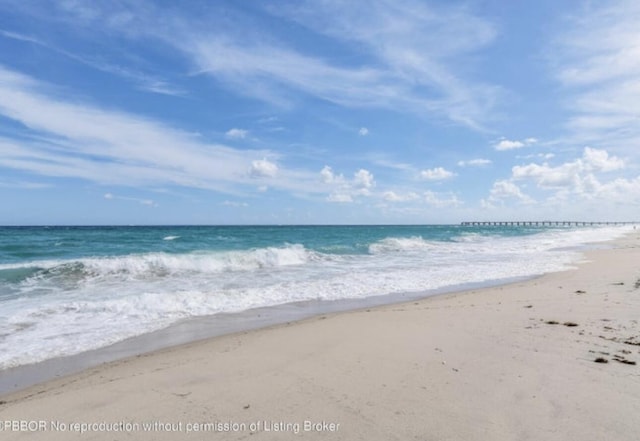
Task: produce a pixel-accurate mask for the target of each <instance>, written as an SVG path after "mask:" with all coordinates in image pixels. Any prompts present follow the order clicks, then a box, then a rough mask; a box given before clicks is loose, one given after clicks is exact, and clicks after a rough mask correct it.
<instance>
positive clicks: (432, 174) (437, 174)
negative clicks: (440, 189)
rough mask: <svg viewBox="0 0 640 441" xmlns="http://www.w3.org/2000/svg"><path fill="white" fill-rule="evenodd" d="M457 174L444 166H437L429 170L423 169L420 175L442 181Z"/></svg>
mask: <svg viewBox="0 0 640 441" xmlns="http://www.w3.org/2000/svg"><path fill="white" fill-rule="evenodd" d="M454 176H455V173H453V172H450V171H449V170H445V169H444V168H442V167H436V168H432V169H428V170H422V171H421V172H420V177H421V178H422V179H426V180H428V181H442V180H445V179H450V178H452V177H454Z"/></svg>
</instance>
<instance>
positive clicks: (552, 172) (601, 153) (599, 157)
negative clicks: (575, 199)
mask: <svg viewBox="0 0 640 441" xmlns="http://www.w3.org/2000/svg"><path fill="white" fill-rule="evenodd" d="M622 168H624V161H623V160H622V159H620V158H618V157H615V156H609V153H608V152H607V151H606V150H598V149H593V148H589V147H585V149H584V151H583V154H582V158H578V159H576V160H574V161H569V162H566V163H564V164H561V165H559V166H556V167H552V166H549V165H548V164H547V163H543V164H541V165H540V164H535V163H531V164H528V165H525V166H515V167H513V169H512V177H513V179H516V180H521V179H527V178H529V179H533V180H534V182H535V183H536V184H537V185H538V186H539V187H541V188H545V189H558V188H565V187H570V188H574V189H575V188H579V186H580V185H581V183H582V182H584V180H585V179H590V175H589V174H590V173H594V172H596V173H597V172H610V171H614V170H619V169H622Z"/></svg>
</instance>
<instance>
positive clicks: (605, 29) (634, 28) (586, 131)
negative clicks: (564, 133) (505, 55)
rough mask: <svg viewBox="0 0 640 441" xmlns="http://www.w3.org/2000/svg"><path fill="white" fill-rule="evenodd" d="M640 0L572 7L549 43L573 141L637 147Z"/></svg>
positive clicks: (639, 127)
mask: <svg viewBox="0 0 640 441" xmlns="http://www.w3.org/2000/svg"><path fill="white" fill-rule="evenodd" d="M639 21H640V3H639V2H637V1H635V0H613V1H608V2H596V3H594V4H593V5H590V6H589V7H585V8H582V9H580V10H579V11H577V13H576V14H575V15H574V16H573V17H571V18H570V19H569V20H568V22H567V25H565V26H564V27H563V28H562V32H561V33H560V35H558V36H556V38H554V39H553V45H552V46H550V47H549V53H550V54H552V57H553V59H554V62H555V64H554V65H553V68H554V69H555V72H554V73H555V75H556V77H557V78H558V80H559V81H560V83H561V84H562V85H563V86H565V89H564V94H563V98H564V104H565V106H566V107H567V108H568V109H569V111H570V112H571V113H572V114H571V116H570V117H569V118H568V120H567V121H566V127H567V128H568V129H569V131H570V132H571V136H572V138H573V140H574V142H580V143H583V144H591V145H597V146H614V147H615V148H616V149H617V151H627V152H629V153H630V154H631V153H636V152H637V151H638V148H639V147H640V125H639V124H638V115H639V114H640V79H639V78H640V26H638V22H639Z"/></svg>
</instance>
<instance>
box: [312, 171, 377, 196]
mask: <svg viewBox="0 0 640 441" xmlns="http://www.w3.org/2000/svg"><path fill="white" fill-rule="evenodd" d="M320 178H321V179H322V182H324V183H325V184H327V186H328V187H329V188H330V189H331V190H332V192H331V195H330V196H329V197H328V198H327V200H329V201H331V202H352V201H353V200H354V197H356V196H369V195H370V194H371V189H372V188H373V187H375V185H376V182H375V179H374V176H373V173H371V172H370V171H368V170H365V169H362V168H361V169H359V170H358V171H357V172H355V173H354V174H353V179H351V180H349V179H345V177H344V176H343V175H342V174H338V175H336V174H335V173H334V172H333V170H332V169H331V167H329V166H328V165H327V166H324V167H323V168H322V170H320Z"/></svg>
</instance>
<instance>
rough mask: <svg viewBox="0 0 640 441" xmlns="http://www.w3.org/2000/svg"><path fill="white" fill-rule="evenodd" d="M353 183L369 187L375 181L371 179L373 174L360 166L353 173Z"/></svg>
mask: <svg viewBox="0 0 640 441" xmlns="http://www.w3.org/2000/svg"><path fill="white" fill-rule="evenodd" d="M354 183H355V184H356V185H357V186H359V187H362V188H366V189H369V188H371V187H373V186H374V185H375V181H374V180H373V174H372V173H371V172H370V171H368V170H365V169H363V168H361V169H360V170H358V171H357V172H356V173H355V175H354Z"/></svg>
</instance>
